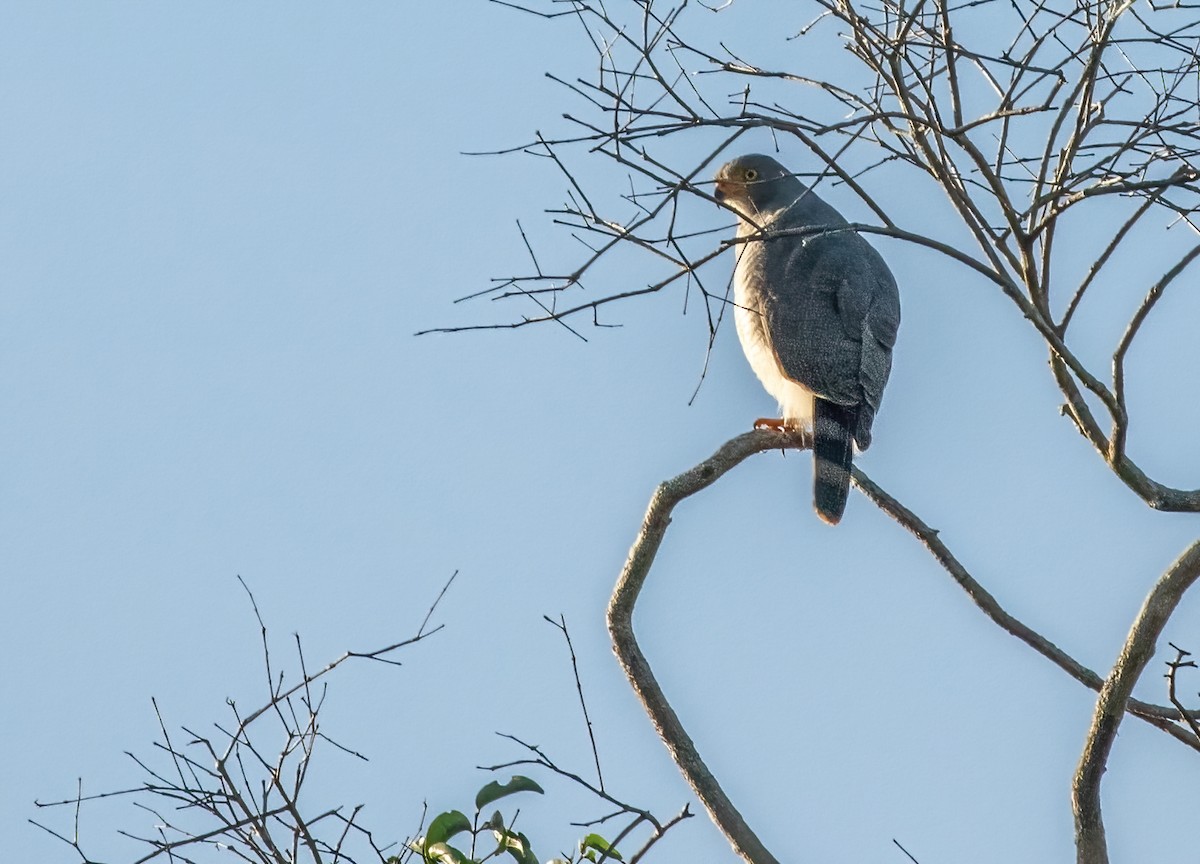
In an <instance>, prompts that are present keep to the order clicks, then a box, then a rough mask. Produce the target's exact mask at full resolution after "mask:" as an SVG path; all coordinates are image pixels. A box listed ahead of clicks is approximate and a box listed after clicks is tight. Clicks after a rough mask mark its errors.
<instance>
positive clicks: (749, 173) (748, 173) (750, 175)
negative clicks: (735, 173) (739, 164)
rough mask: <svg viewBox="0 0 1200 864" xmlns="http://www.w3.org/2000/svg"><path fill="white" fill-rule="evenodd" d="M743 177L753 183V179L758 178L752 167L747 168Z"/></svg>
mask: <svg viewBox="0 0 1200 864" xmlns="http://www.w3.org/2000/svg"><path fill="white" fill-rule="evenodd" d="M745 177H746V180H747V181H748V182H750V183H753V182H754V181H755V180H757V179H758V172H757V171H755V170H754V169H753V168H747V169H746V174H745Z"/></svg>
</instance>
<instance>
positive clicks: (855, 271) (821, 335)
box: [716, 154, 900, 525]
mask: <svg viewBox="0 0 1200 864" xmlns="http://www.w3.org/2000/svg"><path fill="white" fill-rule="evenodd" d="M716 197H717V199H718V200H720V201H722V202H724V203H725V204H727V205H729V206H730V207H732V208H733V209H734V210H736V211H737V213H738V216H739V217H740V220H739V224H738V238H739V239H740V240H742V241H743V242H741V243H738V244H737V247H736V253H737V266H736V267H735V269H734V276H733V284H734V302H735V304H736V308H735V315H734V318H735V320H736V322H737V332H738V339H739V340H740V341H741V343H742V350H743V351H745V352H746V359H747V360H749V361H750V366H751V368H753V369H754V374H755V375H757V376H758V379H759V380H760V381H761V382H762V384H763V387H765V388H766V390H767V392H768V393H770V394H771V395H772V396H774V397H775V398H776V399H777V400H778V401H779V410H780V413H781V414H782V417H781V418H780V419H779V420H763V421H759V423H758V424H756V425H766V426H769V427H772V428H785V429H788V430H803V431H810V432H811V433H812V441H813V500H814V505H815V507H816V509H817V514H818V515H819V516H820V517H821V518H822V519H824V520H825V521H826V522H828V523H830V524H831V525H835V524H837V522H838V521H839V520H840V519H841V518H842V513H843V512H844V511H845V509H846V496H847V495H848V494H849V491H850V465H851V461H852V458H853V445H854V443H855V442H857V444H858V447H859V449H860V450H866V449H867V447H868V446H869V445H870V444H871V424H872V422H873V421H874V420H875V412H876V411H878V410H879V401H880V399H881V398H882V396H883V386H884V384H886V383H887V379H888V373H889V372H890V371H891V368H892V346H893V345H895V343H896V329H897V328H898V327H899V326H900V297H899V294H898V293H897V291H896V280H895V279H893V278H892V274H891V271H889V270H888V268H887V265H886V264H884V263H883V258H881V257H880V255H879V253H878V252H876V251H875V250H874V249H873V248H872V247H871V245H870V244H869V243H868V242H867V241H866V240H864V239H863V238H862V237H860V236H859V235H858V233H856V232H855V231H852V230H849V229H847V228H846V227H845V226H846V225H847V222H846V220H845V219H843V218H842V216H841V214H839V213H838V212H837V211H836V210H834V209H833V208H832V207H830V206H829V205H828V204H826V203H825V202H824V201H822V200H821V199H820V197H818V196H817V194H816V193H815V192H813V191H812V190H811V189H809V188H808V187H807V186H805V185H804V184H803V183H801V182H800V181H799V180H797V179H796V178H795V177H794V176H793V175H792V173H791V172H790V171H788V170H787V169H786V168H784V167H783V166H782V165H780V164H779V163H778V162H776V161H775V160H774V159H772V158H771V157H770V156H762V155H759V154H753V155H749V156H741V157H739V158H737V159H734V160H733V161H732V162H729V163H727V164H726V165H724V166H723V167H722V168H721V170H720V171H718V172H717V191H716Z"/></svg>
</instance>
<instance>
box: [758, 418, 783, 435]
mask: <svg viewBox="0 0 1200 864" xmlns="http://www.w3.org/2000/svg"><path fill="white" fill-rule="evenodd" d="M754 428H755V429H770V430H771V431H772V432H788V431H790V430H789V429H788V427H787V423H786V422H784V420H783V419H782V418H778V419H776V418H773V417H759V418H758V419H757V420H755V421H754Z"/></svg>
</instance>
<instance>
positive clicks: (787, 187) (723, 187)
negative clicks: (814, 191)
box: [715, 153, 806, 219]
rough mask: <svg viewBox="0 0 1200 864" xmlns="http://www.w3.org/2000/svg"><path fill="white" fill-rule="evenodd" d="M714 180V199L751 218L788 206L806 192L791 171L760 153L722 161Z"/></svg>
mask: <svg viewBox="0 0 1200 864" xmlns="http://www.w3.org/2000/svg"><path fill="white" fill-rule="evenodd" d="M716 179H717V189H716V192H715V195H716V198H717V200H718V201H720V202H722V203H724V204H728V205H729V206H730V207H732V208H733V209H734V210H736V211H737V212H738V213H739V214H741V215H743V216H747V217H749V218H751V219H753V218H754V217H755V216H757V215H760V214H768V213H771V212H772V211H776V210H781V209H784V208H786V207H789V206H791V205H792V203H793V202H794V201H795V200H796V199H797V198H799V197H800V196H801V195H803V194H804V192H805V191H806V190H805V186H804V184H803V183H801V182H800V181H799V180H797V179H796V178H795V176H794V175H793V174H792V172H791V171H788V170H787V169H786V168H784V167H783V166H782V165H780V164H779V163H778V162H776V161H775V160H774V159H772V158H771V157H770V156H765V155H763V154H762V153H750V154H747V155H746V156H739V157H738V158H736V159H734V160H733V161H731V162H726V163H725V164H724V165H722V166H721V170H720V171H718V172H717V178H716Z"/></svg>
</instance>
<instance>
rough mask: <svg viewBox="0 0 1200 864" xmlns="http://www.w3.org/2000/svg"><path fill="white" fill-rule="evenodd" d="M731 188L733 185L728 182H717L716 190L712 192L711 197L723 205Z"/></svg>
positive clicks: (731, 190)
mask: <svg viewBox="0 0 1200 864" xmlns="http://www.w3.org/2000/svg"><path fill="white" fill-rule="evenodd" d="M732 186H733V184H731V183H730V182H729V181H728V180H718V181H717V183H716V189H714V190H713V197H714V198H716V199H717V200H718V201H720V202H722V203H724V202H725V199H726V198H728V197H729V196H730V194H731V193H732V192H733V189H732Z"/></svg>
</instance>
